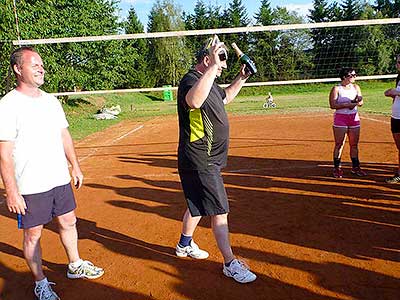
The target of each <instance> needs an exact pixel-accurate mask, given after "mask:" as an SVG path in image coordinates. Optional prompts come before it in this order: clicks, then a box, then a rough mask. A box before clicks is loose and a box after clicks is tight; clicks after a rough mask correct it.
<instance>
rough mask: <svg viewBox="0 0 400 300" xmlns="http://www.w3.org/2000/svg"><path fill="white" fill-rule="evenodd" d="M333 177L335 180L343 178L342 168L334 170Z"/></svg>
mask: <svg viewBox="0 0 400 300" xmlns="http://www.w3.org/2000/svg"><path fill="white" fill-rule="evenodd" d="M333 177H335V178H342V177H343V170H342V168H341V167H337V168H333Z"/></svg>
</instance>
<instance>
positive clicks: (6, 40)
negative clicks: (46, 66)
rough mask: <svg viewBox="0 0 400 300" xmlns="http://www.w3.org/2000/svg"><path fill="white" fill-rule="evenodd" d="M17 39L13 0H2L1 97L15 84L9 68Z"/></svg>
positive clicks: (0, 19)
mask: <svg viewBox="0 0 400 300" xmlns="http://www.w3.org/2000/svg"><path fill="white" fill-rule="evenodd" d="M16 39H17V31H16V25H15V19H14V14H13V7H12V1H1V2H0V97H1V95H3V94H5V93H6V91H7V90H9V89H10V88H11V86H12V84H13V79H12V76H11V70H10V69H9V63H10V53H11V51H12V49H13V46H12V43H11V41H12V40H16Z"/></svg>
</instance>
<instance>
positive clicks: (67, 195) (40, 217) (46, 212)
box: [21, 183, 76, 229]
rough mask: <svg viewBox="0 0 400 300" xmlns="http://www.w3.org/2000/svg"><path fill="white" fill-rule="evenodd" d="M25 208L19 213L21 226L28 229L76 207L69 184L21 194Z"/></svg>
mask: <svg viewBox="0 0 400 300" xmlns="http://www.w3.org/2000/svg"><path fill="white" fill-rule="evenodd" d="M22 197H23V198H24V200H25V203H26V206H27V209H26V210H25V215H21V228H24V229H28V228H32V227H35V226H38V225H44V224H47V223H49V222H50V221H51V220H52V219H53V218H54V217H58V216H61V215H64V214H66V213H68V212H70V211H73V210H74V209H75V208H76V202H75V197H74V193H73V192H72V188H71V184H69V183H68V184H66V185H62V186H57V187H55V188H53V189H51V190H50V191H47V192H43V193H37V194H30V195H22Z"/></svg>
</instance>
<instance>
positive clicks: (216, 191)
mask: <svg viewBox="0 0 400 300" xmlns="http://www.w3.org/2000/svg"><path fill="white" fill-rule="evenodd" d="M179 176H180V178H181V183H182V188H183V192H184V194H185V198H186V202H187V205H188V208H189V211H190V214H191V215H192V217H196V216H215V215H221V214H226V213H228V212H229V203H228V197H227V195H226V191H225V187H224V181H223V180H222V176H221V169H220V168H219V167H216V166H210V167H209V168H208V169H206V170H201V171H198V170H179Z"/></svg>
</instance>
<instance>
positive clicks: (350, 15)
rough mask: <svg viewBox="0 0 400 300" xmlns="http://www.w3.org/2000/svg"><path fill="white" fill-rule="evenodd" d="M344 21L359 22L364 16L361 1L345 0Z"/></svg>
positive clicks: (343, 5)
mask: <svg viewBox="0 0 400 300" xmlns="http://www.w3.org/2000/svg"><path fill="white" fill-rule="evenodd" d="M341 8H342V21H351V20H358V19H359V18H360V16H361V14H362V5H361V2H360V0H343V3H342V5H341Z"/></svg>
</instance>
